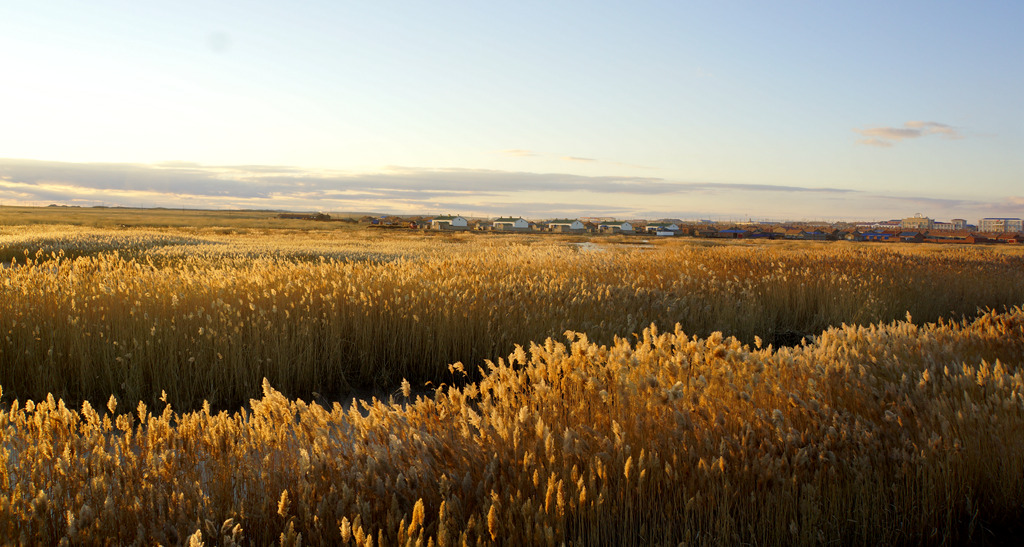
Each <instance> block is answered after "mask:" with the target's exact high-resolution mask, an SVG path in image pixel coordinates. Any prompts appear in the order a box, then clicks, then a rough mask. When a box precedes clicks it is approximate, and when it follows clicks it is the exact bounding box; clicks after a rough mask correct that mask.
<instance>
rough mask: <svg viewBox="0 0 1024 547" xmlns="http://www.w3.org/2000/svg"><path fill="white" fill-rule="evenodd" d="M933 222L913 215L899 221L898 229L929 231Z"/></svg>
mask: <svg viewBox="0 0 1024 547" xmlns="http://www.w3.org/2000/svg"><path fill="white" fill-rule="evenodd" d="M934 222H935V221H933V220H932V219H930V218H928V217H923V216H921V215H914V216H912V217H910V218H905V219H903V220H901V221H900V228H903V229H904V230H931V229H932V226H933V224H934Z"/></svg>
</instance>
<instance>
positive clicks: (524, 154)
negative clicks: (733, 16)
mask: <svg viewBox="0 0 1024 547" xmlns="http://www.w3.org/2000/svg"><path fill="white" fill-rule="evenodd" d="M498 153H499V154H501V155H502V156H509V157H513V158H528V157H530V156H536V155H537V153H536V152H534V151H533V150H523V149H521V148H510V149H508V150H499V151H498Z"/></svg>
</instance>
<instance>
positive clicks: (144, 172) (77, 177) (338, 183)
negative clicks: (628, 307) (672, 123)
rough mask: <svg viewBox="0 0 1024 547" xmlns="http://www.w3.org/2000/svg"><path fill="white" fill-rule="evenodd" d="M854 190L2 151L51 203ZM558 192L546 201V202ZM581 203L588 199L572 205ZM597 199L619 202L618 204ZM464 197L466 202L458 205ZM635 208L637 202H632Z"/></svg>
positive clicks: (498, 204)
mask: <svg viewBox="0 0 1024 547" xmlns="http://www.w3.org/2000/svg"><path fill="white" fill-rule="evenodd" d="M852 192H856V191H855V190H850V189H843V188H811V187H802V186H786V185H771V184H752V183H714V182H685V181H672V180H665V179H661V178H655V177H638V176H583V175H574V174H568V173H531V172H522V171H497V170H486V169H457V168H449V169H428V168H418V167H404V166H390V167H386V168H383V169H381V170H380V171H377V172H369V173H366V172H362V173H353V172H344V171H330V170H315V171H311V170H306V169H301V168H298V167H293V166H272V165H230V166H209V165H201V164H196V163H187V162H164V163H159V164H153V165H146V164H129V163H123V164H122V163H67V162H53V161H40V160H24V159H0V199H4V200H14V201H18V202H24V203H34V204H44V205H45V204H48V203H68V204H83V205H89V204H106V205H113V204H121V205H128V206H134V205H138V204H140V203H141V204H146V205H147V206H172V207H177V206H182V205H183V204H185V205H189V206H193V207H205V208H241V209H293V210H297V209H301V210H332V211H341V210H379V211H385V212H389V211H390V212H406V213H421V212H434V211H436V210H437V208H438V207H439V206H441V205H443V207H442V209H445V210H456V209H458V210H462V211H473V210H476V211H505V210H508V206H507V204H513V203H515V202H517V201H522V202H523V204H524V207H529V209H522V210H521V212H519V213H518V214H524V215H526V214H539V213H540V212H544V211H552V212H553V213H554V212H557V211H564V214H573V213H574V212H575V211H577V210H578V211H580V212H581V213H582V212H584V211H587V212H592V213H595V214H596V213H597V212H599V211H607V212H612V213H620V212H622V211H626V210H632V209H630V208H628V207H625V206H623V205H622V204H623V203H624V202H625V201H634V202H637V203H647V204H646V205H644V207H651V204H650V203H649V199H650V198H651V197H654V196H657V198H656V199H655V200H654V201H655V202H656V203H658V204H660V205H665V204H667V203H670V202H671V201H672V200H677V201H678V200H680V199H689V198H687V197H686V196H690V197H693V198H694V199H698V198H699V199H707V200H720V199H721V197H722V196H729V197H730V199H734V198H735V197H736V196H740V195H746V196H754V195H758V194H760V195H766V194H773V195H775V196H793V195H797V194H800V195H807V196H814V195H817V196H825V195H837V196H838V195H846V194H849V193H852ZM545 197H550V198H551V199H550V201H547V202H546V205H545V206H544V207H541V206H540V204H541V203H545V202H544V201H543V200H544V199H545ZM573 203H582V204H581V205H572V204H573ZM595 203H603V204H616V205H615V206H614V207H607V206H604V205H600V206H599V205H594V204H595ZM460 204H461V207H460V206H459V205H460ZM633 207H635V206H633Z"/></svg>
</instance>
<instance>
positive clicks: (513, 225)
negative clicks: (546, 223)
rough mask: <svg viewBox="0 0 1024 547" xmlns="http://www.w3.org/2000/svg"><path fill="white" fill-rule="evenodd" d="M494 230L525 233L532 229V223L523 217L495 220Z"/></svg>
mask: <svg viewBox="0 0 1024 547" xmlns="http://www.w3.org/2000/svg"><path fill="white" fill-rule="evenodd" d="M494 229H495V230H501V231H524V230H529V229H530V223H529V222H527V221H526V220H524V219H523V218H522V217H520V218H513V217H504V218H497V219H494Z"/></svg>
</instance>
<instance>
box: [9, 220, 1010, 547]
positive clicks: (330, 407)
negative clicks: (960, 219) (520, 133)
mask: <svg viewBox="0 0 1024 547" xmlns="http://www.w3.org/2000/svg"><path fill="white" fill-rule="evenodd" d="M578 240H579V238H569V239H555V238H543V237H538V236H507V237H506V236H502V237H489V236H483V235H477V234H446V235H442V236H431V237H415V238H407V237H398V238H395V237H393V236H392V235H391V234H388V235H387V236H382V235H379V234H372V233H349V234H336V233H329V232H303V233H298V232H290V231H275V232H273V233H271V234H269V235H268V234H261V233H257V232H252V233H235V234H229V233H221V231H220V230H191V231H179V230H127V231H124V230H118V231H114V230H99V229H82V228H68V227H59V228H49V227H48V228H13V229H9V228H5V230H4V233H3V234H0V256H10V257H14V258H16V262H15V263H14V264H8V265H6V266H5V267H3V268H0V385H2V386H3V391H2V392H0V402H2V404H3V407H4V410H3V411H0V460H2V461H3V462H4V465H3V466H2V467H0V544H23V545H27V544H98V543H103V544H154V543H161V544H185V543H189V544H200V543H203V542H205V543H208V544H221V545H232V544H259V545H263V544H268V543H281V544H287V545H297V544H299V542H300V541H301V542H305V543H306V544H322V545H327V544H331V545H334V544H357V545H371V544H374V545H378V546H379V545H393V544H399V545H430V544H434V545H459V544H461V545H468V544H478V543H479V544H514V545H522V544H547V545H558V544H563V543H565V544H577V545H591V544H638V545H639V544H642V545H676V544H679V543H681V542H682V543H686V544H690V545H723V544H725V545H737V544H758V545H820V544H846V545H865V544H871V545H876V544H886V545H888V544H922V543H925V544H962V543H966V542H970V541H979V540H985V539H990V538H991V537H992V534H991V532H990V530H991V529H993V528H998V527H1000V526H1004V525H1006V524H1007V523H1013V522H1016V521H1017V519H1018V518H1019V517H1020V516H1021V509H1022V507H1024V436H1022V435H1021V433H1020V432H1021V431H1022V430H1024V371H1022V369H1021V366H1022V364H1024V310H1022V309H1021V308H1020V307H1012V306H1019V304H1020V302H1022V301H1024V267H1022V266H1024V257H1022V254H1021V253H1020V252H1019V251H1016V250H1013V249H1005V250H997V249H976V248H948V247H944V248H939V247H932V246H902V245H847V244H834V245H819V244H796V245H793V244H788V243H768V244H758V245H746V244H740V245H718V244H714V245H703V244H697V245H694V244H690V243H689V242H687V241H681V240H672V241H667V240H657V241H652V245H651V246H644V247H641V248H634V247H636V246H632V245H619V244H617V243H616V242H615V240H611V239H609V240H606V242H605V243H600V242H599V243H598V249H599V250H597V251H591V250H581V249H578V248H576V247H574V246H571V245H567V244H566V242H567V241H578ZM595 241H598V240H595ZM115 248H116V249H117V250H114V249H115ZM25 251H28V253H27V254H26V252H25ZM5 253H6V254H5ZM4 260H7V259H4ZM979 307H992V308H1002V307H1010V308H1009V309H1005V311H1004V312H1003V313H997V312H994V311H993V312H983V313H980V314H979V312H978V309H979ZM908 312H909V314H910V315H912V316H913V319H914V321H913V322H911V321H910V320H909V317H908V319H907V320H900V321H894V320H895V319H898V318H903V317H906V316H907V314H908ZM932 321H936V322H932ZM843 323H845V324H843ZM833 325H842V326H833ZM858 325H860V326H858ZM822 331H823V332H822ZM684 332H686V333H688V334H684ZM721 332H726V333H729V334H731V335H735V336H737V338H732V337H728V338H726V337H723V335H722V334H721ZM561 333H564V334H561ZM633 333H636V334H633ZM793 333H796V334H797V335H798V336H797V338H799V335H800V334H804V333H817V334H818V336H816V337H814V338H813V339H810V340H809V341H808V340H805V341H804V342H803V343H802V344H798V345H796V346H794V347H782V348H779V347H772V346H770V345H769V344H770V342H772V341H778V340H783V339H787V337H789V336H790V335H791V334H793ZM556 335H558V336H564V338H559V340H563V341H556V340H555V339H552V338H551V336H556ZM534 340H545V341H544V342H543V343H532V342H531V341H534ZM745 343H746V344H745ZM498 357H505V358H504V359H498ZM492 361H493V362H492ZM449 363H455V364H454V365H449ZM461 363H466V364H467V365H466V366H464V365H462V364H461ZM403 378H409V379H412V382H409V381H406V380H402V379H403ZM428 380H429V381H430V382H432V383H431V384H430V385H429V386H424V385H423V382H426V381H428ZM442 382H444V383H445V384H447V385H441V383H442ZM271 386H273V387H271ZM374 386H376V387H377V388H386V389H395V390H396V391H395V392H394V395H393V396H392V397H390V398H388V397H385V399H389V400H387V401H381V400H377V399H373V400H367V401H357V402H354V403H353V404H352V405H351V406H350V407H342V406H341V405H339V404H337V403H334V404H332V403H329V402H327V401H326V400H325V399H323V398H321V397H318V398H317V401H318V402H309V403H307V402H304V401H303V400H301V399H297V398H296V397H300V396H301V397H302V399H305V400H306V401H309V400H310V395H312V394H313V393H314V392H317V393H319V394H324V395H326V396H328V397H331V396H340V394H342V393H345V392H346V391H347V390H351V389H353V388H356V387H364V388H365V387H374ZM438 386H440V387H438ZM48 393H52V394H53V395H47V394H48ZM417 393H419V394H424V395H416V394H417ZM285 394H287V395H285ZM250 397H255V399H254V400H250V401H249V402H248V405H245V406H244V407H243V408H241V409H240V410H238V409H239V408H240V407H242V405H244V403H245V401H246V400H248V399H249V398H250ZM29 399H34V400H35V401H33V400H29ZM65 401H68V402H67V404H66V403H65ZM118 401H121V403H120V404H119V403H118ZM138 401H142V402H138ZM126 407H127V408H126ZM133 408H134V410H133ZM217 408H230V409H231V410H232V411H231V412H227V411H221V412H217V411H216V410H215V409H217ZM150 409H152V411H151V410H150Z"/></svg>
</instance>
